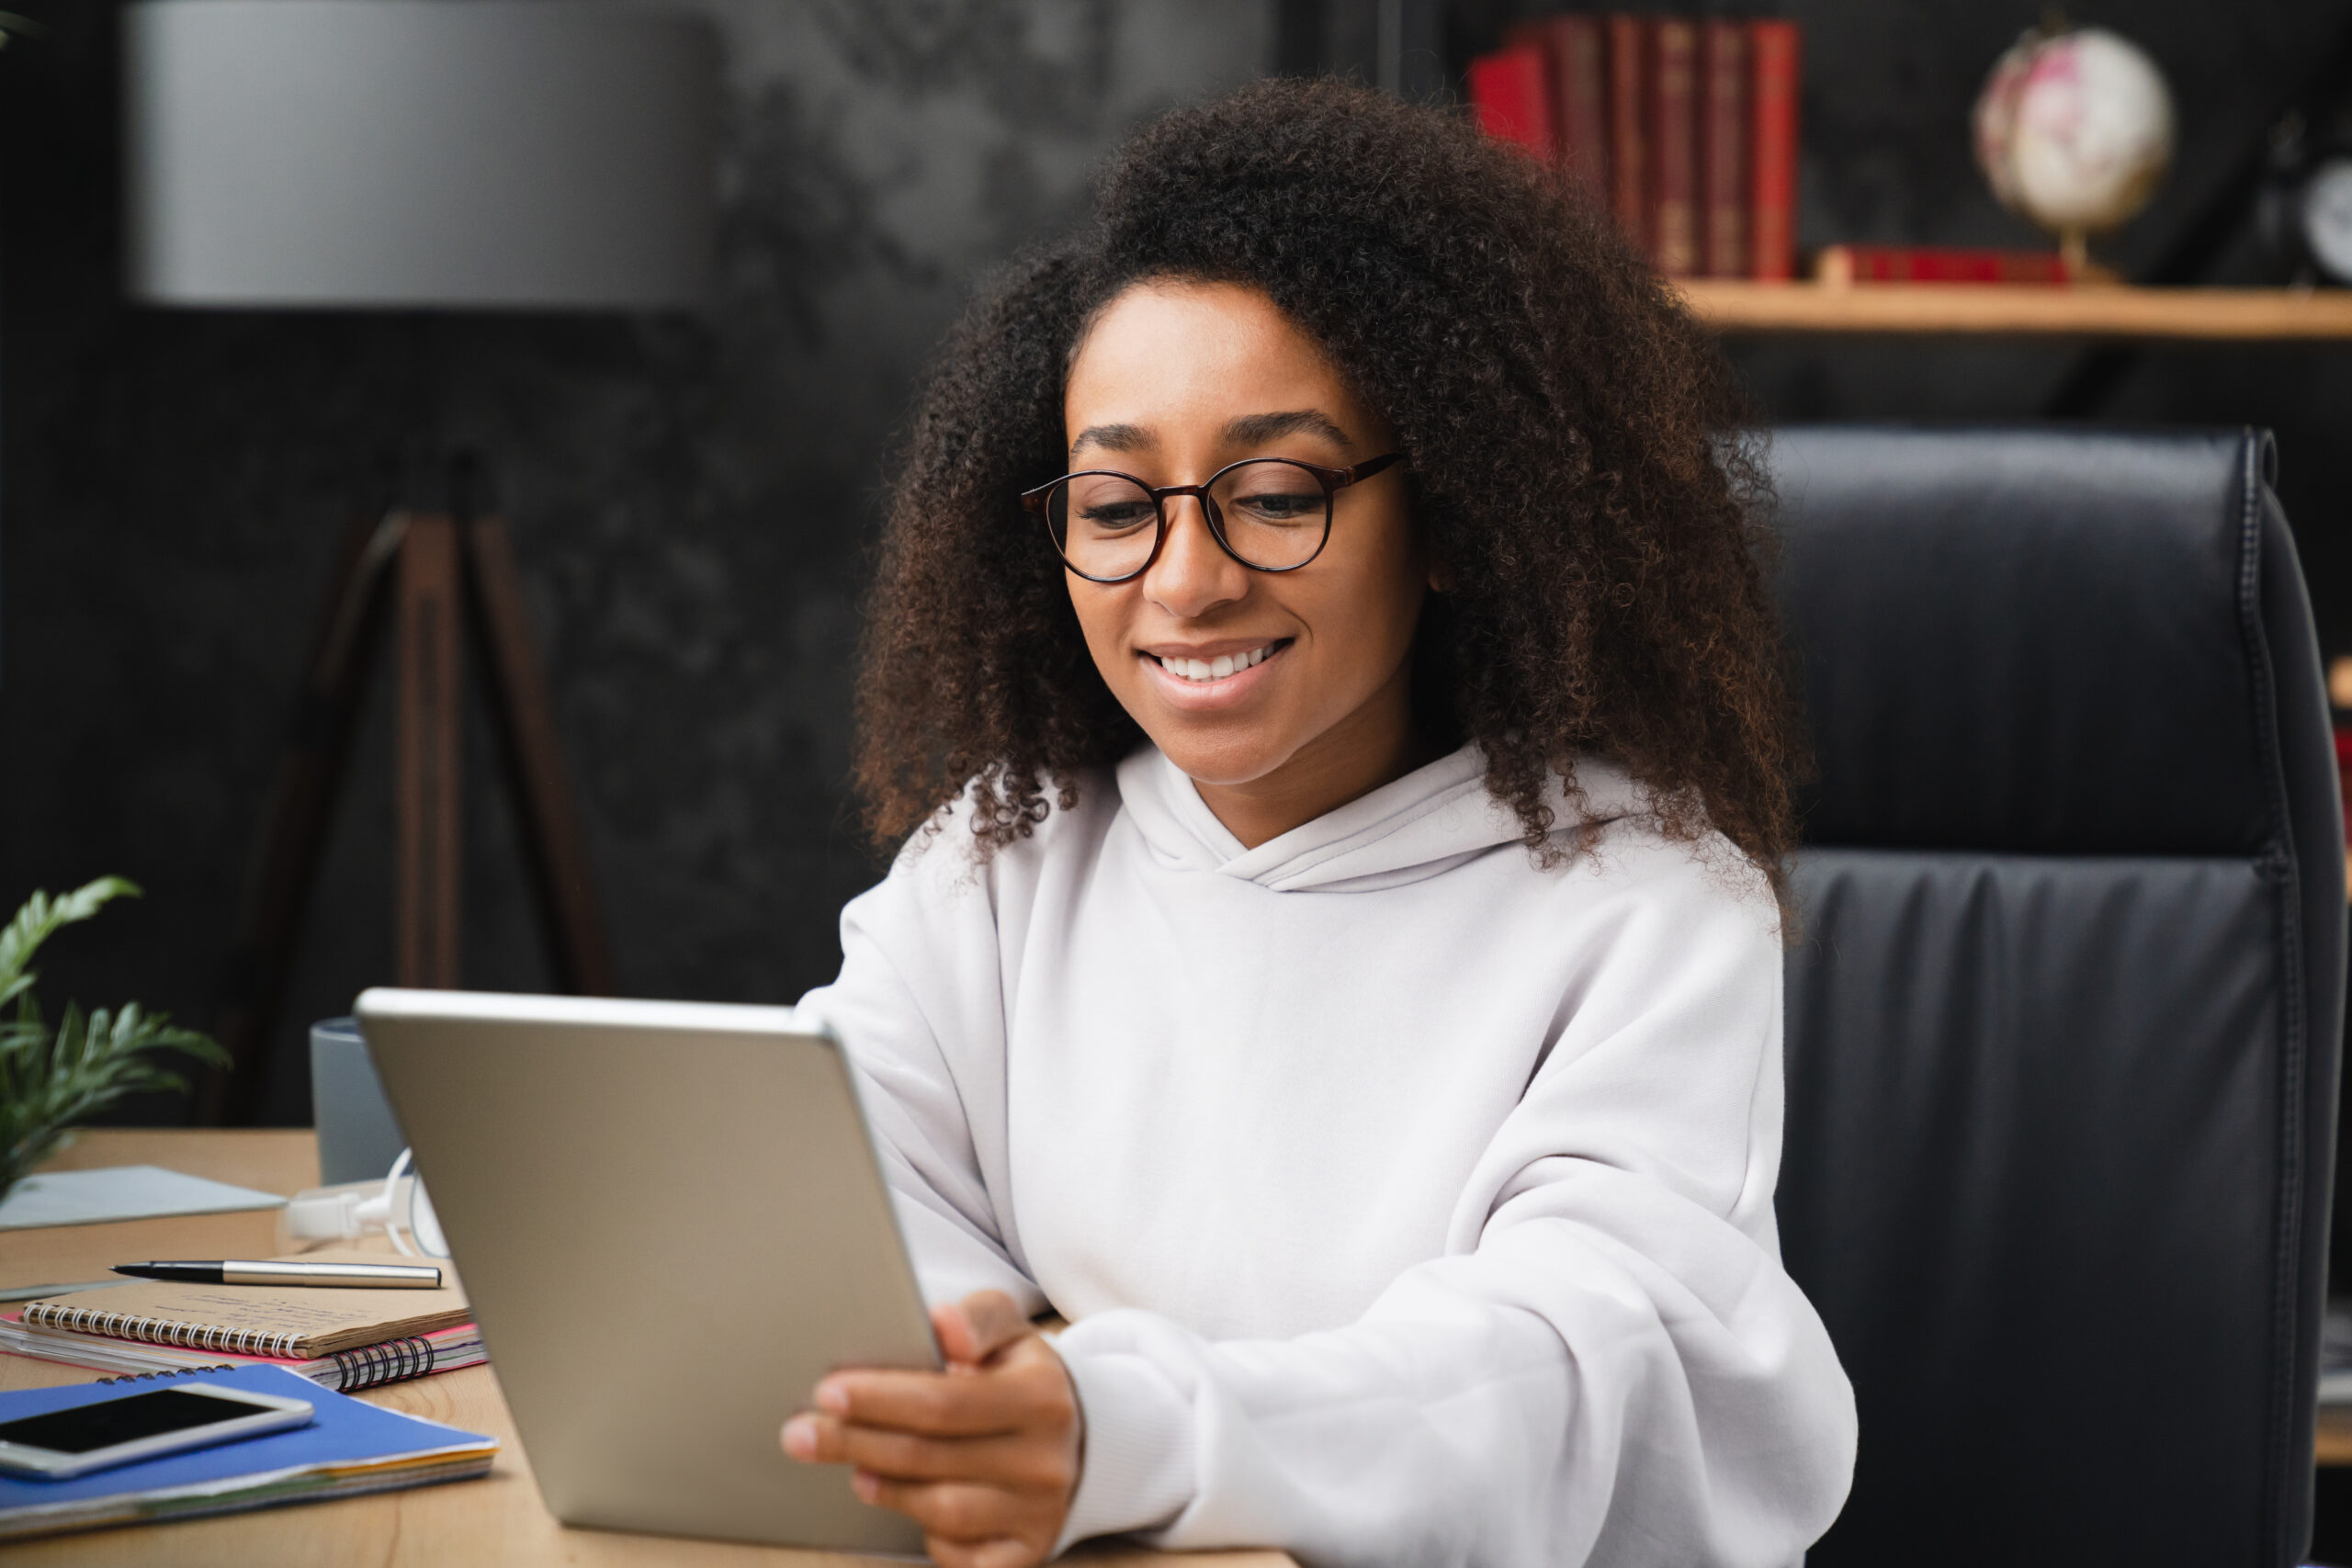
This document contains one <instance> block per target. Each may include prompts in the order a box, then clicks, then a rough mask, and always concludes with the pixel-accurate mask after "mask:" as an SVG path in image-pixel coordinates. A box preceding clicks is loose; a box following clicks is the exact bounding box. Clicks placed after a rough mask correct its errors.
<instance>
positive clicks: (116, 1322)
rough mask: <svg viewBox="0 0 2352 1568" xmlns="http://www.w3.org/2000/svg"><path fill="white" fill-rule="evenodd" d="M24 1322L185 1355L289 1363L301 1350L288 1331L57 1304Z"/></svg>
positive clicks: (43, 1305) (33, 1308)
mask: <svg viewBox="0 0 2352 1568" xmlns="http://www.w3.org/2000/svg"><path fill="white" fill-rule="evenodd" d="M24 1321H25V1322H27V1323H29V1324H32V1325H36V1326H39V1327H42V1328H62V1329H64V1330H66V1331H67V1332H68V1333H73V1334H99V1335H104V1336H105V1337H107V1338H109V1339H135V1340H138V1341H141V1343H143V1344H148V1345H178V1346H182V1347H185V1348H187V1349H190V1350H228V1351H232V1352H234V1353H235V1354H238V1355H242V1356H283V1357H292V1356H296V1355H299V1354H300V1344H301V1337H300V1335H298V1334H296V1333H294V1332H293V1331H292V1330H290V1329H288V1330H281V1331H280V1332H277V1333H275V1334H271V1333H265V1332H263V1331H261V1330H258V1329H252V1328H224V1327H221V1326H220V1325H217V1324H207V1323H181V1322H179V1321H177V1320H175V1319H173V1318H168V1317H140V1316H136V1315H134V1314H130V1313H127V1312H102V1311H100V1310H99V1309H97V1308H96V1307H77V1306H68V1305H66V1304H64V1303H61V1302H35V1303H32V1305H30V1306H28V1307H27V1308H26V1309H25V1316H24Z"/></svg>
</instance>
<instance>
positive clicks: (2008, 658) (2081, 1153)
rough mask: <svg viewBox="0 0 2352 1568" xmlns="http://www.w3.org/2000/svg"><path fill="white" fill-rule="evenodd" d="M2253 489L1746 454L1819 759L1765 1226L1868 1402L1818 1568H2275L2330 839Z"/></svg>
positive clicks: (2041, 447)
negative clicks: (2111, 1567) (1774, 515)
mask: <svg viewBox="0 0 2352 1568" xmlns="http://www.w3.org/2000/svg"><path fill="white" fill-rule="evenodd" d="M2272 464H2273V456H2272V448H2271V446H2270V442H2269V438H2268V437H2267V435H2265V434H2258V433H2256V432H2253V431H2229V432H2218V433H2204V432H2199V433H2189V434H2180V433H2174V434H2127V433H2108V432H2084V431H2065V430H2057V429H2037V430H2000V431H1991V430H1965V431H1959V430H1953V431H1936V430H1921V429H1897V428H1875V429H1873V428H1846V429H1799V430H1790V431H1784V432H1781V433H1780V434H1778V435H1777V436H1776V437H1775V438H1774V441H1773V450H1772V468H1773V471H1774V473H1775V475H1776V479H1777V484H1778V488H1779V491H1780V496H1781V510H1782V526H1783V533H1784V539H1785V544H1784V556H1783V558H1782V562H1781V569H1780V570H1781V584H1782V590H1781V596H1782V604H1783V607H1784V610H1785V612H1786V615H1787V617H1788V624H1789V628H1790V634H1791V637H1792V641H1793V643H1794V644H1795V647H1796V649H1797V657H1798V660H1799V661H1800V665H1801V668H1802V670H1803V679H1804V694H1805V698H1806V702H1807V705H1808V707H1809V710H1810V712H1809V717H1810V723H1811V726H1812V731H1813V739H1814V744H1815V751H1816V754H1817V756H1818V759H1819V770H1820V771H1819V781H1818V784H1817V785H1816V786H1815V789H1814V790H1813V791H1812V792H1811V797H1810V800H1809V803H1808V806H1807V809H1806V816H1805V820H1804V838H1805V845H1806V847H1805V849H1804V853H1803V855H1802V857H1801V859H1800V863H1799V868H1798V873H1797V887H1798V890H1799V901H1800V907H1801V908H1802V911H1803V915H1804V922H1805V932H1804V943H1803V945H1802V946H1801V947H1800V948H1798V949H1796V950H1794V951H1792V953H1791V954H1790V957H1789V965H1788V975H1789V993H1788V1088H1789V1098H1788V1131H1787V1152H1786V1156H1785V1159H1784V1163H1783V1166H1782V1170H1781V1190H1780V1216H1781V1234H1782V1238H1783V1245H1784V1247H1785V1250H1786V1255H1787V1258H1788V1264H1789V1268H1790V1269H1791V1271H1792V1273H1793V1274H1794V1275H1795V1277H1796V1279H1797V1280H1798V1281H1799V1282H1800V1283H1802V1284H1803V1285H1804V1288H1805V1290H1806V1291H1807V1292H1808V1293H1809V1294H1810V1295H1811V1296H1812V1298H1813V1300H1814V1302H1815V1303H1816V1304H1817V1305H1818V1306H1819V1307H1820V1309H1821V1312H1822V1314H1823V1316H1824V1317H1825V1318H1826V1320H1827V1322H1828V1325H1829V1332H1830V1335H1831V1337H1832V1338H1834V1339H1835V1340H1836V1342H1837V1345H1838V1352H1839V1354H1840V1355H1841V1356H1842V1357H1843V1358H1844V1359H1845V1363H1846V1368H1847V1370H1848V1371H1849V1373H1851V1375H1852V1377H1853V1380H1854V1388H1855V1393H1856V1396H1857V1398H1858V1399H1859V1401H1860V1409H1861V1448H1860V1461H1859V1462H1858V1464H1857V1467H1856V1471H1855V1477H1854V1490H1853V1495H1852V1499H1851V1501H1849V1503H1848V1504H1847V1506H1846V1511H1845V1514H1844V1516H1843V1517H1841V1518H1840V1519H1839V1521H1838V1524H1837V1526H1836V1527H1835V1528H1834V1529H1832V1530H1831V1531H1830V1532H1829V1534H1828V1536H1827V1537H1826V1539H1825V1540H1823V1542H1822V1543H1821V1545H1820V1546H1819V1547H1818V1548H1817V1549H1816V1550H1815V1552H1814V1554H1813V1556H1812V1557H1811V1559H1810V1562H1811V1565H1812V1568H1837V1565H1839V1564H1848V1563H1854V1564H1863V1563H1867V1564H1871V1565H1872V1568H1883V1564H1886V1563H1891V1562H1901V1563H1904V1564H1906V1565H1907V1568H1928V1565H1932V1564H1941V1563H1953V1564H1963V1563H1964V1564H1967V1565H1969V1568H1985V1564H1989V1563H1996V1562H1998V1563H2004V1564H2007V1563H2040V1562H2048V1563H2064V1564H2067V1565H2068V1568H2081V1565H2083V1564H2086V1563H2094V1562H2118V1563H2122V1562H2128V1563H2131V1564H2134V1565H2135V1568H2150V1565H2154V1564H2164V1563H2182V1564H2196V1565H2198V1568H2211V1565H2213V1564H2222V1563H2229V1564H2241V1563H2250V1564H2280V1565H2283V1564H2290V1563H2295V1562H2301V1560H2302V1559H2301V1553H2302V1551H2304V1549H2305V1547H2306V1546H2307V1544H2308V1541H2309V1532H2310V1518H2311V1489H2312V1392H2313V1384H2314V1381H2315V1377H2316V1364H2317V1359H2318V1340H2319V1329H2320V1319H2321V1313H2322V1303H2323V1293H2324V1274H2325V1268H2324V1255H2325V1249H2326V1235H2327V1229H2326V1227H2327V1216H2328V1201H2329V1181H2330V1172H2331V1171H2332V1169H2333V1167H2334V1145H2335V1084H2336V1069H2337V1055H2338V1047H2339V1042H2340V1040H2341V1031H2342V1017H2343V1008H2344V975H2345V968H2344V965H2345V883H2344V832H2343V817H2342V815H2341V811H2340V808H2339V804H2338V800H2339V797H2338V795H2337V789H2336V774H2335V754H2334V750H2333V748H2332V746H2331V744H2330V739H2329V733H2328V715H2327V708H2326V704H2325V701H2324V697H2323V695H2322V688H2321V675H2320V667H2319V652H2318V647H2317V644H2316V641H2315V640H2314V638H2313V636H2312V618H2311V609H2310V605H2309V603H2308V601H2307V600H2306V598H2305V596H2304V592H2303V581H2302V575H2301V570H2299V568H2298V567H2297V565H2296V560H2295V551H2294V547H2293V544H2292V541H2291V540H2290V536H2289V535H2288V532H2287V525H2286V520H2285V517H2284V515H2283V514H2282V513H2281V512H2280V511H2279V508H2278V499H2277V497H2276V496H2274V495H2273V494H2272V493H2271V490H2270V487H2269V478H2270V475H2271V472H2272Z"/></svg>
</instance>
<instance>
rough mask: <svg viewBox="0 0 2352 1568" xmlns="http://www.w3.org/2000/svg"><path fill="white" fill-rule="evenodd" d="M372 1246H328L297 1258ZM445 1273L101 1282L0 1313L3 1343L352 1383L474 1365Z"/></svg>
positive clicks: (101, 1358) (182, 1367)
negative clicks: (371, 1284)
mask: <svg viewBox="0 0 2352 1568" xmlns="http://www.w3.org/2000/svg"><path fill="white" fill-rule="evenodd" d="M381 1256H382V1255H380V1254H378V1253H371V1252H359V1251H342V1250H331V1251H319V1252H307V1253H303V1254H302V1255H301V1258H303V1259H304V1260H305V1261H309V1262H314V1263H316V1262H363V1261H370V1260H377V1259H379V1258H380V1257H381ZM450 1278H451V1282H450V1283H449V1284H448V1285H447V1286H445V1287H443V1288H442V1289H440V1290H437V1291H381V1290H362V1289H334V1288H327V1289H318V1288H296V1289H286V1288H279V1287H271V1286H254V1285H187V1284H171V1283H167V1282H163V1281H157V1280H141V1281H139V1282H137V1283H126V1284H121V1285H109V1286H107V1287H106V1288H104V1289H102V1290H95V1291H78V1292H74V1294H72V1295H67V1296H54V1297H45V1298H42V1299H40V1300H38V1301H33V1302H28V1303H26V1304H25V1305H24V1306H23V1307H22V1308H19V1309H17V1310H15V1311H10V1312H6V1313H0V1350H6V1351H10V1352H13V1353H15V1354H17V1355H21V1356H37V1357H40V1358H41V1359H44V1360H51V1361H64V1362H68V1363H70V1364H72V1365H74V1366H81V1367H89V1368H92V1369H94V1370H96V1371H105V1372H115V1373H120V1374H126V1375H141V1374H145V1373H151V1372H174V1371H195V1370H198V1369H203V1368H211V1367H219V1366H222V1365H227V1366H259V1365H274V1366H279V1367H283V1368H285V1369H286V1370H287V1371H290V1372H293V1373H295V1374H296V1375H297V1376H300V1377H303V1378H307V1379H309V1380H310V1381H311V1382H315V1383H317V1384H319V1385H320V1386H321V1387H322V1388H332V1389H339V1390H342V1391H344V1392H345V1393H354V1392H356V1391H358V1390H360V1389H365V1388H373V1387H375V1386H376V1385H377V1384H379V1383H386V1382H401V1381H402V1380H404V1379H408V1378H415V1377H423V1376H424V1375H426V1374H427V1373H430V1372H446V1371H455V1370H456V1369H457V1368H459V1367H470V1366H477V1365H479V1364H481V1360H482V1359H483V1352H482V1346H481V1331H480V1330H479V1329H477V1328H476V1327H475V1326H474V1325H473V1323H472V1321H471V1320H472V1312H471V1310H470V1309H469V1307H468V1306H467V1304H466V1295H465V1290H464V1288H463V1287H462V1286H461V1285H459V1284H458V1283H457V1282H456V1280H455V1277H454V1276H451V1277H450Z"/></svg>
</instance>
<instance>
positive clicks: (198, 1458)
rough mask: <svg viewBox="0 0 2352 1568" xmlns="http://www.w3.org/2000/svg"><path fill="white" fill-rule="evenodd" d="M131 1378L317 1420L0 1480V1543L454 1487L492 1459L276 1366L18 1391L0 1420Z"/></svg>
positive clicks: (492, 1442)
mask: <svg viewBox="0 0 2352 1568" xmlns="http://www.w3.org/2000/svg"><path fill="white" fill-rule="evenodd" d="M134 1381H135V1382H138V1383H144V1384H147V1385H148V1386H151V1387H153V1386H168V1387H178V1386H184V1385H186V1384H189V1383H214V1384H217V1385H219V1386H220V1387H222V1388H241V1389H245V1390H249V1391H250V1392H252V1393H275V1394H280V1395H283V1396H285V1397H287V1398H289V1399H307V1400H309V1401H310V1402H311V1405H312V1406H313V1407H314V1408H315V1409H316V1410H317V1412H318V1416H317V1419H316V1420H314V1421H313V1422H312V1423H311V1425H310V1426H308V1427H296V1428H295V1429H294V1430H292V1431H290V1432H272V1433H270V1434H268V1435H266V1436H265V1437H259V1438H246V1439H245V1440H244V1441H243V1442H237V1443H223V1444H221V1445H220V1447H218V1448H210V1449H198V1450H193V1451H192V1452H188V1453H178V1454H165V1455H164V1456H163V1457H162V1458H160V1459H151V1460H148V1461H144V1462H142V1463H139V1464H126V1465H122V1466H119V1467H118V1468H117V1469H114V1470H101V1471H98V1472H95V1473H93V1474H89V1475H84V1476H77V1477H75V1478H74V1479H73V1480H71V1481H40V1480H28V1479H25V1478H22V1477H19V1476H14V1475H0V1541H6V1540H21V1539H22V1538H24V1537H26V1536H33V1535H50V1534H53V1533H55V1532H57V1531H60V1530H76V1529H96V1528H97V1527H98V1526H101V1525H119V1524H137V1523H143V1522H146V1521H149V1520H154V1519H184V1518H189V1517H195V1516H198V1515H201V1514H228V1513H235V1512H237V1511H239V1510H241V1509H245V1508H266V1507H272V1506H276V1505H277V1504H280V1503H307V1502H311V1501H314V1500H316V1499H319V1498H323V1497H348V1496H353V1495H357V1494H359V1493H362V1492H389V1491H392V1490H394V1489H396V1488H399V1487H403V1486H423V1485H426V1484H429V1483H433V1482H436V1481H463V1480H467V1479H469V1478H471V1477H473V1476H477V1475H486V1474H488V1473H489V1472H490V1461H491V1460H492V1457H493V1456H495V1455H496V1454H497V1452H498V1439H497V1438H485V1437H483V1436H481V1434H480V1433H478V1432H461V1431H459V1430H458V1429H457V1428H456V1427H445V1426H443V1425H442V1424H441V1423H440V1422H438V1421H426V1420H423V1419H421V1418H419V1417H417V1416H403V1415H401V1413H400V1412H398V1411H396V1410H383V1409H379V1408H378V1407H377V1406H375V1405H373V1404H367V1403H366V1402H365V1401H362V1400H357V1399H353V1398H350V1397H349V1396H347V1395H345V1394H340V1393H333V1392H331V1391H330V1390H327V1389H323V1388H321V1387H320V1386H319V1385H318V1384H316V1383H314V1382H311V1381H309V1380H308V1379H306V1378H302V1377H299V1376H297V1375H296V1374H294V1373H292V1372H289V1371H286V1370H285V1369H284V1368H282V1367H243V1368H240V1369H238V1370H237V1371H217V1372H204V1371H198V1372H184V1373H180V1374H177V1375H175V1376H172V1377H168V1378H141V1379H137V1380H132V1379H129V1378H125V1379H123V1380H121V1382H112V1383H75V1384H73V1385H72V1386H70V1387H66V1388H36V1389H23V1390H19V1391H18V1392H17V1393H0V1421H13V1420H16V1419H17V1417H19V1416H38V1415H41V1414H44V1413H45V1412H48V1411H51V1410H69V1409H71V1408H73V1407H74V1405H77V1404H93V1403H95V1402H96V1401H98V1400H101V1399H110V1398H114V1397H116V1396H118V1395H120V1394H124V1393H131V1392H133V1390H132V1389H131V1388H128V1387H125V1386H124V1384H126V1383H132V1382H134Z"/></svg>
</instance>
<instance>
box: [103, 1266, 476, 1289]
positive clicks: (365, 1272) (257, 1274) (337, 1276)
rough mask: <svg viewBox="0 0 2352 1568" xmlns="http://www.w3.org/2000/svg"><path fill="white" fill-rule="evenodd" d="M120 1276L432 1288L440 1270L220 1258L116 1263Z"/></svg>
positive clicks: (206, 1282) (189, 1281)
mask: <svg viewBox="0 0 2352 1568" xmlns="http://www.w3.org/2000/svg"><path fill="white" fill-rule="evenodd" d="M114 1271H115V1272H116V1273H118V1274H130V1275H133V1276H135V1277H137V1278H139V1279H141V1280H177V1281H179V1282H180V1283H181V1284H185V1285H339V1286H343V1287H345V1288H346V1289H349V1288H353V1287H358V1288H363V1289H371V1290H379V1291H430V1290H434V1289H436V1288H438V1287H439V1285H440V1283H441V1270H440V1269H437V1268H435V1267H433V1266H432V1265H430V1264H417V1263H285V1262H277V1261H272V1260H270V1259H268V1258H261V1259H254V1258H220V1259H219V1260H218V1261H215V1262H205V1263H118V1264H116V1265H115V1266H114Z"/></svg>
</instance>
